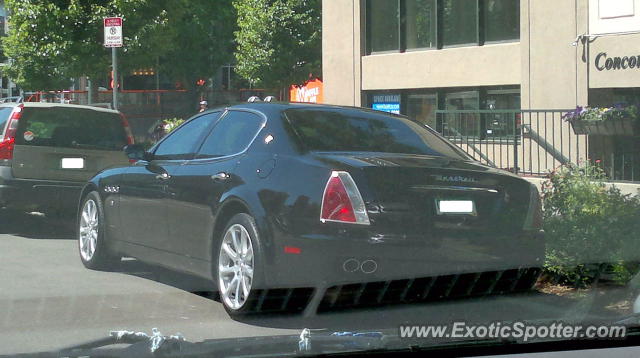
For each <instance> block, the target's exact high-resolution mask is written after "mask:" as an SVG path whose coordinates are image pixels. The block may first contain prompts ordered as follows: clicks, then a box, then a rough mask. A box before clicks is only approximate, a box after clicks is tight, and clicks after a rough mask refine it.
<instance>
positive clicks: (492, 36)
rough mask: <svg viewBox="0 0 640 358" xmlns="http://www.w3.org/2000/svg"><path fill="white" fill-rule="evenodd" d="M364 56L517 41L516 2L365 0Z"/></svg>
mask: <svg viewBox="0 0 640 358" xmlns="http://www.w3.org/2000/svg"><path fill="white" fill-rule="evenodd" d="M365 26H366V28H365V31H364V33H366V49H367V53H368V54H370V53H375V52H389V51H399V52H403V51H406V50H412V49H428V48H443V47H447V46H464V45H473V44H475V45H483V44H484V43H485V42H496V41H514V40H515V41H517V40H519V39H520V1H517V0H367V2H366V21H365Z"/></svg>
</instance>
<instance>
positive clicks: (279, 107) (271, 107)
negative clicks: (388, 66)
mask: <svg viewBox="0 0 640 358" xmlns="http://www.w3.org/2000/svg"><path fill="white" fill-rule="evenodd" d="M226 108H235V109H253V110H257V111H261V112H271V111H275V112H278V111H285V110H288V109H316V110H318V109H319V110H322V109H326V110H352V111H359V112H369V113H374V114H380V115H390V116H398V115H395V114H392V113H387V112H381V111H376V110H373V109H371V108H363V107H355V106H338V105H331V104H317V103H301V102H245V103H236V104H233V105H228V106H220V107H216V108H213V109H211V111H219V110H223V109H226ZM400 117H405V116H400Z"/></svg>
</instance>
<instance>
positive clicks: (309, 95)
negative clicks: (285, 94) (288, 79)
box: [289, 78, 324, 103]
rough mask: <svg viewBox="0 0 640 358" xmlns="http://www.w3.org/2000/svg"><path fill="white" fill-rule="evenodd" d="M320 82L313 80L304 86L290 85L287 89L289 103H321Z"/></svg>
mask: <svg viewBox="0 0 640 358" xmlns="http://www.w3.org/2000/svg"><path fill="white" fill-rule="evenodd" d="M322 92H323V85H322V81H320V80H319V79H317V78H316V79H315V80H312V81H307V82H306V83H305V84H304V86H296V85H292V86H291V87H290V88H289V98H290V100H291V102H307V103H323V101H324V98H323V93H322Z"/></svg>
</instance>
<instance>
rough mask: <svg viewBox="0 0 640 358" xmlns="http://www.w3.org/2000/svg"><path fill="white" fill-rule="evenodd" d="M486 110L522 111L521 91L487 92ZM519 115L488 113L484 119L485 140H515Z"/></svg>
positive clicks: (495, 90)
mask: <svg viewBox="0 0 640 358" xmlns="http://www.w3.org/2000/svg"><path fill="white" fill-rule="evenodd" d="M485 105H486V109H492V110H493V109H496V110H501V109H520V90H519V89H493V90H487V91H486V95H485ZM519 115H520V114H519V113H512V112H510V113H495V114H494V113H488V114H485V115H484V117H483V118H482V124H481V126H482V130H483V133H482V136H481V138H483V139H489V138H514V136H516V135H517V132H516V125H517V122H518V119H519Z"/></svg>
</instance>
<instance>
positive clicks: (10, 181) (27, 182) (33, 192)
mask: <svg viewBox="0 0 640 358" xmlns="http://www.w3.org/2000/svg"><path fill="white" fill-rule="evenodd" d="M6 168H7V169H8V170H7V169H3V168H2V167H0V206H6V207H10V208H16V209H32V210H50V209H56V210H75V209H76V207H77V205H78V199H79V196H80V192H81V190H82V187H83V185H84V183H80V182H68V181H52V180H35V179H16V178H13V177H12V176H11V168H9V167H6Z"/></svg>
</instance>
